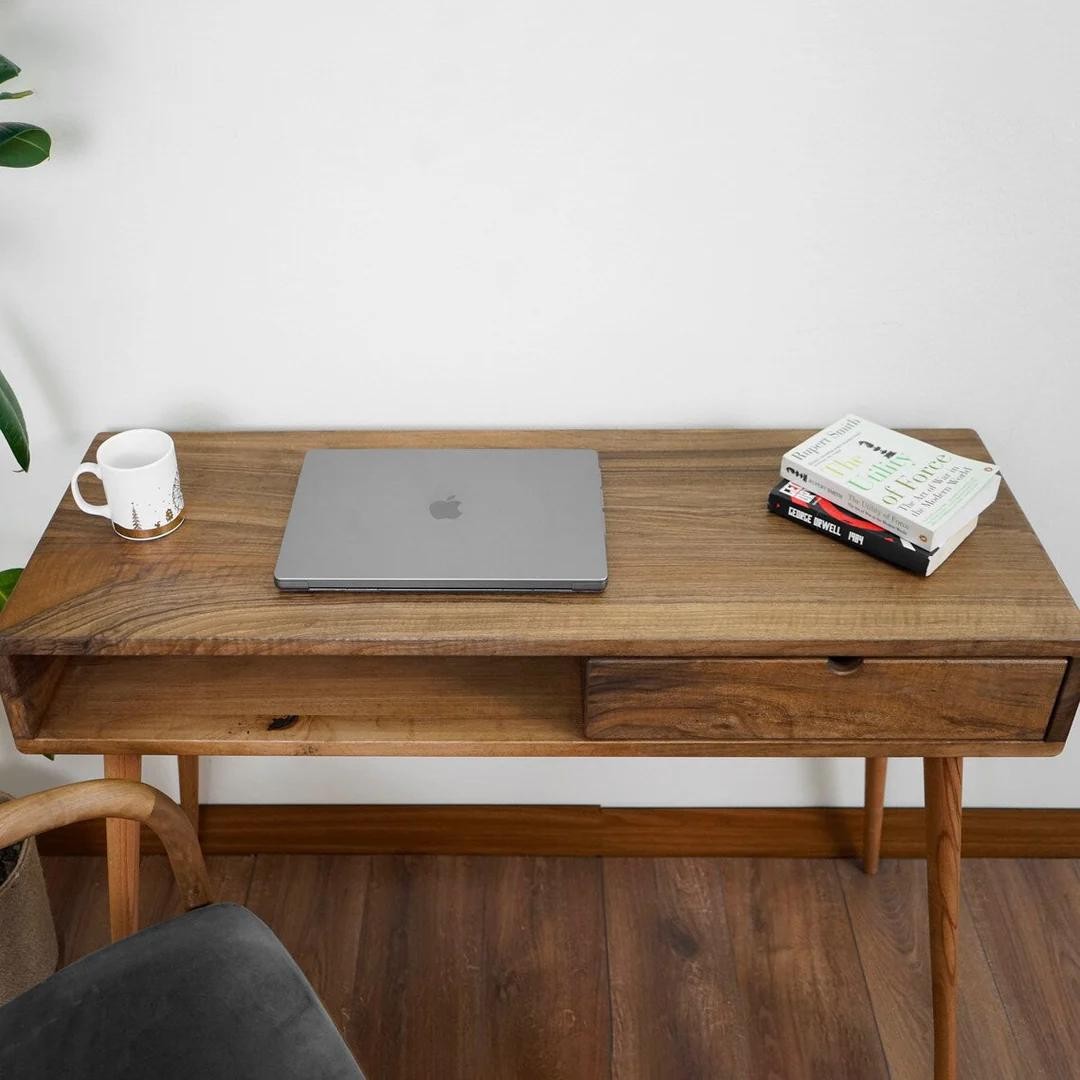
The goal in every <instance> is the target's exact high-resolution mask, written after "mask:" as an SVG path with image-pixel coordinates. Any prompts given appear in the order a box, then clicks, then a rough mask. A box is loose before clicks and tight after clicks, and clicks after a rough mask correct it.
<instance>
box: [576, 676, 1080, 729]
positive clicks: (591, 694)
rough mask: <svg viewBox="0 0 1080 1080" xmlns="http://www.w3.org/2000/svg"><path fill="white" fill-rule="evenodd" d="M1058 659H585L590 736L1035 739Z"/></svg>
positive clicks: (1050, 702)
mask: <svg viewBox="0 0 1080 1080" xmlns="http://www.w3.org/2000/svg"><path fill="white" fill-rule="evenodd" d="M1065 666H1066V662H1065V661H1064V660H837V659H824V658H823V659H820V660H813V659H811V660H590V661H589V663H588V665H587V668H586V680H585V734H586V736H587V737H589V738H592V739H747V740H754V739H854V740H858V739H867V740H872V741H880V740H881V739H927V740H944V739H980V740H981V739H986V740H994V739H1032V740H1038V739H1042V738H1043V736H1044V733H1045V731H1046V725H1047V723H1048V722H1049V719H1050V713H1051V710H1052V709H1053V706H1054V701H1055V699H1056V697H1057V693H1058V688H1059V687H1060V685H1061V681H1062V679H1063V677H1064V674H1065Z"/></svg>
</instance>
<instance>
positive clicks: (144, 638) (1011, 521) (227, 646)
mask: <svg viewBox="0 0 1080 1080" xmlns="http://www.w3.org/2000/svg"><path fill="white" fill-rule="evenodd" d="M807 434H808V432H806V431H801V430H800V431H795V430H782V431H769V430H761V431H754V430H751V431H542V432H514V431H504V432H498V431H496V432H482V431H454V432H420V431H398V432H357V431H353V432H246V433H213V434H198V433H176V434H175V441H176V448H177V453H178V456H179V461H180V469H181V472H182V473H183V477H184V491H185V495H186V496H187V498H188V519H187V522H186V523H185V525H184V527H183V528H182V529H180V530H178V531H177V532H176V533H175V534H173V535H171V536H169V537H168V538H167V539H165V540H162V541H158V542H155V543H149V544H132V543H125V542H123V541H122V540H119V539H117V538H116V537H115V536H114V535H113V533H112V530H110V529H109V528H108V527H107V523H104V522H102V521H99V520H97V519H95V518H92V517H90V516H88V515H86V514H82V513H80V512H79V511H78V510H77V509H76V507H75V506H74V504H73V502H72V501H71V498H70V495H68V494H65V495H64V497H63V499H62V501H61V503H60V506H59V508H58V510H57V512H56V515H55V516H54V518H53V520H52V522H51V523H50V525H49V527H48V529H47V530H46V532H45V535H44V537H43V538H42V541H41V543H40V544H39V545H38V548H37V550H36V551H35V553H34V555H33V557H32V559H31V560H30V563H29V565H28V567H27V569H26V571H25V573H24V574H23V578H22V580H21V582H20V584H19V587H18V588H17V589H16V590H15V592H14V594H13V596H12V598H11V601H10V603H9V604H8V605H7V607H6V609H5V610H4V612H3V614H2V616H0V652H7V653H55V654H68V655H79V654H82V655H85V654H109V655H121V654H128V655H139V654H174V655H180V654H188V655H190V654H206V653H215V654H236V655H243V654H250V653H261V654H271V653H278V654H282V653H284V654H300V653H310V654H315V653H318V654H328V655H329V654H333V655H341V654H362V653H369V654H370V653H378V654H384V655H386V654H401V653H422V654H436V653H439V654H472V655H491V654H517V655H541V654H560V655H574V656H646V655H648V656H755V655H756V656H772V655H789V656H829V655H859V656H897V655H901V656H934V657H937V656H992V657H1000V656H1006V657H1008V656H1044V657H1068V656H1073V655H1077V654H1078V653H1080V644H1078V643H1080V616H1078V613H1077V610H1076V606H1075V604H1074V603H1073V601H1072V599H1071V598H1070V596H1069V594H1068V593H1067V591H1066V590H1065V588H1064V586H1063V585H1062V583H1061V581H1060V579H1059V578H1058V575H1057V573H1056V572H1055V570H1054V568H1053V566H1052V565H1051V563H1050V561H1049V559H1048V558H1047V556H1046V553H1045V552H1044V551H1043V549H1042V547H1041V545H1040V544H1039V541H1038V539H1037V538H1036V536H1035V534H1034V532H1033V531H1032V530H1031V527H1030V526H1029V525H1028V523H1027V520H1026V519H1025V517H1024V515H1023V513H1022V512H1021V511H1020V509H1019V508H1018V506H1017V504H1016V502H1015V500H1014V499H1013V497H1012V495H1011V494H1010V493H1009V492H1008V491H1007V490H1006V489H1005V488H1004V487H1003V488H1002V493H1001V495H1000V496H999V498H998V500H997V502H996V503H995V504H994V505H993V506H992V507H991V508H990V509H989V510H988V511H987V512H986V513H985V514H984V515H983V517H982V519H981V520H980V523H979V527H978V529H977V530H976V531H975V533H974V534H973V535H972V537H971V538H970V539H969V540H967V541H966V542H965V543H964V544H963V546H962V547H961V548H960V549H959V550H958V551H957V553H956V554H955V555H954V556H953V557H952V558H951V559H950V560H949V562H948V563H947V564H946V565H945V566H944V567H943V568H942V569H941V570H940V571H939V572H938V573H936V574H935V575H934V576H933V577H931V578H929V579H921V578H917V577H914V576H913V575H909V574H905V573H903V572H901V571H898V570H896V569H895V568H893V567H890V566H887V565H884V564H882V563H879V562H876V561H875V560H873V559H867V558H862V557H860V556H859V555H858V553H853V552H851V551H849V550H846V549H845V548H843V547H842V546H841V545H838V544H833V543H830V542H828V540H827V539H825V538H815V537H813V536H810V535H808V534H807V533H806V532H805V531H804V530H802V529H798V528H795V527H793V526H792V525H791V524H789V523H787V522H784V521H781V520H780V519H779V518H777V517H776V516H774V515H772V514H769V513H767V512H766V510H765V498H766V495H767V493H768V491H769V488H770V487H771V486H772V484H773V482H774V481H775V479H776V475H777V469H778V463H779V460H780V456H781V454H782V453H783V451H784V450H786V449H788V448H790V447H791V446H792V445H794V444H795V443H796V442H798V441H799V440H800V439H802V438H803V437H804V436H806V435H807ZM916 434H918V435H921V436H923V437H925V438H928V439H930V440H932V441H934V442H936V443H938V444H939V445H942V446H944V447H946V448H947V449H950V450H953V451H956V452H959V453H962V454H966V455H970V456H972V457H976V458H983V459H987V458H989V454H988V452H987V450H986V448H985V447H984V446H983V445H982V443H981V441H980V440H979V438H978V436H977V435H975V433H974V432H971V431H963V430H931V431H920V432H916ZM100 438H102V436H99V439H100ZM96 442H97V440H95V445H96ZM365 446H367V447H390V446H414V447H425V446H426V447H440V446H444V447H455V446H456V447H468V446H476V447H499V446H506V447H522V446H555V447H558V446H564V447H593V448H596V449H598V450H600V452H601V462H602V469H603V480H604V492H605V506H606V517H607V532H608V553H609V563H610V584H609V586H608V589H607V591H606V592H605V593H604V594H602V595H598V596H558V597H555V596H487V597H478V596H431V595H428V596H400V595H399V596H391V595H376V594H372V595H344V594H326V593H323V594H314V595H285V594H282V593H280V592H279V591H278V590H277V589H276V588H275V586H274V582H273V569H274V563H275V561H276V558H277V552H278V547H279V545H280V542H281V536H282V531H283V529H284V525H285V520H286V517H287V515H288V511H289V507H290V504H291V500H292V494H293V489H294V486H295V483H296V477H297V475H298V473H299V469H300V465H301V462H302V459H303V455H304V452H305V451H306V450H307V449H309V448H316V447H365ZM89 453H90V454H91V456H92V454H93V448H91V450H90V451H89Z"/></svg>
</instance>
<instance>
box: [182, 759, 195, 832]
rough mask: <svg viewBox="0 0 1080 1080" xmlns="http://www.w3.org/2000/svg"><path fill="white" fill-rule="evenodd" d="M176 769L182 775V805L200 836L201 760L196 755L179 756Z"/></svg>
mask: <svg viewBox="0 0 1080 1080" xmlns="http://www.w3.org/2000/svg"><path fill="white" fill-rule="evenodd" d="M176 768H177V771H178V772H179V774H180V805H181V806H182V807H183V808H184V813H185V814H187V816H188V820H189V821H190V822H191V827H192V828H193V829H194V830H195V835H196V836H198V835H199V758H198V756H197V755H194V754H179V755H177V758H176Z"/></svg>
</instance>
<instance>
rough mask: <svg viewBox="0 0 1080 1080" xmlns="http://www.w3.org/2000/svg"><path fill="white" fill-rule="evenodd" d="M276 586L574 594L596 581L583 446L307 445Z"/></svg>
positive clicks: (590, 473)
mask: <svg viewBox="0 0 1080 1080" xmlns="http://www.w3.org/2000/svg"><path fill="white" fill-rule="evenodd" d="M274 578H275V580H276V582H277V584H278V585H279V586H280V587H281V588H283V589H301V590H310V589H369V590H384V589H385V590H395V589H400V590H410V591H497V590H518V591H522V590H537V591H545V590H580V591H597V590H599V589H602V588H603V587H604V585H605V584H606V583H607V555H606V548H605V539H604V506H603V493H602V488H601V482H600V462H599V458H598V456H597V454H596V452H595V451H592V450H311V451H309V452H308V454H307V456H306V457H305V459H304V465H303V468H302V469H301V471H300V479H299V481H298V483H297V487H296V494H295V495H294V497H293V504H292V510H291V511H290V513H289V521H288V524H287V526H286V528H285V536H284V539H283V541H282V544H281V552H280V554H279V556H278V562H277V568H276V570H275V574H274Z"/></svg>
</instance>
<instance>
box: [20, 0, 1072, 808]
mask: <svg viewBox="0 0 1080 1080" xmlns="http://www.w3.org/2000/svg"><path fill="white" fill-rule="evenodd" d="M1078 36H1080V8H1078V7H1077V5H1075V4H1073V3H1071V2H1068V0H1047V2H1038V0H1034V2H1032V3H1027V4H1017V3H1015V2H1013V0H957V2H954V3H950V4H941V3H937V2H931V0H916V2H912V3H905V4H895V5H885V4H866V3H862V2H857V0H835V2H823V0H817V2H808V0H778V2H775V3H771V4H753V3H748V4H739V5H732V4H712V3H707V2H705V0H675V2H668V3H664V4H658V3H651V2H650V3H641V2H633V3H628V2H626V0H623V2H619V3H616V2H614V0H605V2H593V3H590V4H581V3H569V2H565V0H558V2H556V0H548V2H546V3H532V4H523V3H519V2H518V3H515V2H506V0H502V2H495V0H471V2H470V3H467V4H454V5H448V4H442V3H436V2H435V0H413V2H408V0H402V2H397V3H380V4H374V3H371V2H367V3H347V2H346V0H308V2H307V3H305V4H303V5H300V6H297V5H290V4H285V3H269V4H268V3H266V2H265V0H258V2H256V0H228V2H227V3H222V2H221V0H184V2H183V3H174V4H161V3H145V2H139V0H110V2H109V3H108V4H87V3H85V2H83V0H34V2H32V0H8V2H5V3H0V52H2V53H4V54H5V55H8V56H10V57H11V58H13V59H15V60H16V61H17V62H18V63H20V64H21V65H22V66H23V68H24V69H25V71H26V73H27V79H26V83H27V85H32V86H34V87H35V88H36V89H37V91H38V94H37V96H36V97H35V98H32V99H30V100H29V101H24V102H17V103H11V104H10V105H7V104H6V103H5V107H4V109H3V114H4V115H5V116H7V117H12V118H15V117H19V118H24V117H25V118H27V119H30V118H33V119H37V120H39V121H41V122H42V123H44V124H46V125H47V126H48V127H49V129H50V130H51V131H52V133H53V135H54V138H55V157H54V159H53V160H52V161H51V162H50V163H48V164H47V165H45V166H43V167H41V168H38V169H32V170H25V171H22V172H16V171H11V170H7V171H4V172H3V173H2V174H0V327H2V336H0V363H2V364H3V367H4V370H5V371H6V372H7V373H8V375H9V377H10V378H11V380H12V382H13V383H15V385H16V386H17V387H18V388H19V390H20V391H21V393H22V395H23V397H24V401H25V405H26V411H27V414H28V419H29V422H30V424H31V427H32V431H33V439H34V449H35V460H34V464H33V467H32V472H31V475H30V476H29V477H22V476H16V475H8V474H7V473H6V471H5V472H4V473H3V474H0V505H2V507H3V511H4V512H3V514H2V520H0V563H2V562H17V561H20V560H22V559H23V558H25V557H26V555H27V554H28V553H29V551H30V550H31V548H32V545H33V542H34V540H35V538H36V536H37V535H38V533H39V532H40V530H41V529H42V528H43V526H44V523H45V521H46V520H47V517H48V514H49V512H50V511H51V509H52V506H53V505H54V504H55V501H56V499H57V498H58V496H59V494H60V492H61V490H62V488H63V485H64V482H65V480H66V478H67V476H68V475H69V473H70V471H71V469H72V467H73V465H74V464H75V462H76V461H77V459H78V456H79V454H80V452H81V450H82V449H83V447H84V445H85V443H86V442H87V440H88V438H89V436H90V434H91V433H92V432H93V431H95V430H98V429H101V428H107V427H113V428H117V427H122V426H125V425H142V424H148V425H156V426H161V427H166V428H185V427H215V426H221V427H225V426H235V427H285V426H290V427H303V426H311V427H328V426H342V427H349V426H356V427H364V426H380V425H406V426H419V425H442V426H473V425H538V426H558V425H633V424H639V425H674V426H679V425H716V426H726V425H742V426H780V425H802V426H810V425H816V424H818V423H824V422H826V421H828V420H830V419H832V418H833V417H834V416H836V415H838V414H839V413H841V412H843V411H844V410H847V409H855V410H858V411H860V412H863V413H865V414H868V415H870V416H872V417H874V418H876V419H878V420H880V421H882V422H884V423H886V424H893V425H903V424H909V425H910V424H944V425H948V424H958V425H972V426H975V427H977V428H978V429H979V430H980V431H981V432H982V434H983V436H984V438H985V439H986V440H987V442H988V444H989V446H990V448H991V450H992V451H993V453H994V454H995V455H996V457H997V458H998V460H999V461H1000V462H1002V464H1003V465H1004V469H1005V472H1006V474H1007V476H1008V478H1009V481H1010V482H1011V484H1012V485H1013V488H1014V490H1015V491H1016V493H1017V494H1018V496H1019V498H1020V501H1021V503H1022V504H1023V506H1024V507H1025V509H1026V510H1027V512H1028V513H1029V515H1030V516H1031V518H1032V519H1033V521H1034V523H1035V525H1036V526H1037V527H1038V529H1039V531H1040V533H1041V535H1042V536H1043V538H1044V540H1045V542H1046V544H1047V547H1048V549H1049V551H1050V553H1051V555H1052V556H1053V557H1054V559H1055V561H1056V562H1057V563H1058V565H1059V566H1060V568H1061V570H1062V572H1063V574H1064V576H1065V578H1066V580H1067V581H1068V583H1069V584H1070V586H1071V588H1072V590H1073V592H1074V594H1076V593H1078V592H1080V549H1078V547H1077V545H1076V541H1075V539H1074V538H1075V536H1076V535H1077V534H1078V532H1080V514H1078V511H1077V503H1076V500H1075V498H1073V493H1072V491H1071V489H1069V488H1068V487H1066V486H1065V483H1066V481H1065V479H1064V478H1063V477H1067V476H1068V473H1069V471H1070V468H1069V466H1067V465H1065V466H1064V467H1062V466H1061V465H1060V462H1062V461H1065V460H1067V459H1068V458H1070V457H1072V455H1073V451H1074V448H1075V437H1076V422H1075V412H1076V401H1077V396H1078V392H1080V375H1078V372H1077V360H1078V346H1080V304H1078V303H1077V297H1078V295H1080V243H1078V240H1080V229H1078V226H1080V196H1078V192H1080V124H1078V120H1077V111H1076V102H1077V100H1078V99H1080V66H1078V65H1077V64H1076V62H1075V59H1076V58H1075V42H1076V41H1077V40H1078ZM1051 460H1054V461H1056V462H1057V463H1058V467H1056V468H1055V469H1053V470H1051V469H1050V468H1048V467H1047V461H1051ZM0 753H2V755H3V756H2V759H0V779H2V782H3V784H5V785H6V786H8V787H11V788H15V789H19V790H22V789H27V788H30V787H33V786H41V785H44V784H46V783H52V782H55V780H57V779H60V778H63V777H67V776H75V775H87V774H88V772H93V771H94V769H96V768H97V763H94V762H80V761H77V760H76V759H71V758H69V759H62V760H60V761H58V762H57V763H55V764H53V765H49V764H48V763H44V762H25V761H23V762H20V761H17V760H16V759H17V755H15V754H14V752H13V751H12V749H11V747H10V744H5V745H4V749H3V750H2V751H0ZM1078 762H1080V745H1075V746H1074V747H1073V750H1072V751H1071V752H1069V753H1067V754H1066V755H1065V756H1063V757H1062V758H1059V759H1057V760H1055V761H1037V762H1032V763H1028V764H1024V763H1017V762H1011V761H1006V762H998V763H994V762H973V763H972V764H971V766H970V768H969V771H968V781H967V791H966V797H967V801H968V802H969V803H970V804H973V805H977V804H983V805H1055V806H1077V805H1080V792H1078V785H1077V784H1076V779H1075V778H1076V766H1077V763H1078ZM91 766H93V768H91ZM163 775H165V774H164V773H162V772H156V771H153V770H151V776H152V777H153V778H158V777H162V776H163ZM860 775H861V774H860V765H859V763H858V762H832V761H827V762H805V761H798V762H792V761H776V762H762V761H753V760H750V761H746V760H744V761H737V762H723V761H717V762H710V761H669V760H665V761H633V762H630V761H554V762H551V761H535V760H531V761H505V760H498V761H491V760H489V761H461V762H457V761H401V760H393V761H307V760H305V761H286V760H266V761H242V762H241V761H232V760H217V761H212V762H209V763H208V764H207V766H206V776H207V778H208V794H209V798H210V799H211V800H212V801H256V802H257V801H271V802H286V801H303V800H313V801H326V800H339V801H368V800H388V801H402V802H420V801H426V800H432V801H444V800H445V801H450V800H465V801H498V800H507V801H511V802H519V801H526V800H535V801H568V802H606V803H637V802H641V803H654V804H661V805H663V804H672V805H674V804H701V805H706V804H719V805H723V804H740V803H741V804H747V805H749V804H755V803H758V804H782V803H802V802H807V803H835V804H840V803H853V802H857V801H858V800H859V798H860V795H861V791H860ZM889 798H890V801H891V802H895V803H917V802H919V801H920V799H921V785H920V782H919V776H918V769H917V767H916V765H915V763H912V762H906V763H898V764H897V765H896V767H895V768H894V770H893V773H892V775H891V778H890V790H889Z"/></svg>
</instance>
